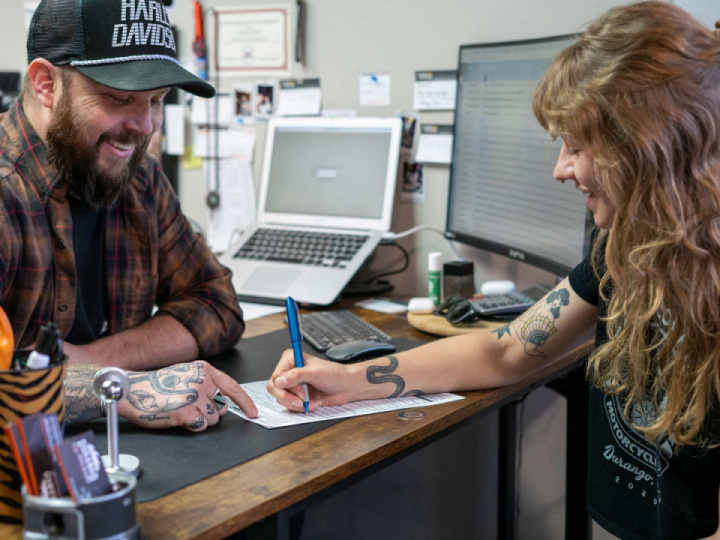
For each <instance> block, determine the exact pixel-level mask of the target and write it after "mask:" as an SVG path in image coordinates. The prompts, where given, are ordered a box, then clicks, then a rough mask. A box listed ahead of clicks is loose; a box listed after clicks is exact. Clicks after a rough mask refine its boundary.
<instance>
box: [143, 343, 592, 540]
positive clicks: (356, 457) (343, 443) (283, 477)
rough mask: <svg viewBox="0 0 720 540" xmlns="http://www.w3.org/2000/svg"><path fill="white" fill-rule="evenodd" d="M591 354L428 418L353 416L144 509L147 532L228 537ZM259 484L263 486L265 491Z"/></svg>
mask: <svg viewBox="0 0 720 540" xmlns="http://www.w3.org/2000/svg"><path fill="white" fill-rule="evenodd" d="M590 348H591V347H590V346H585V347H583V348H581V349H579V350H578V351H575V352H573V353H572V354H571V355H568V356H566V357H565V358H562V359H560V360H557V361H556V362H554V363H553V364H551V365H550V366H546V367H544V368H541V369H540V370H538V371H536V372H535V373H533V374H532V375H530V376H528V377H526V378H525V379H524V380H523V381H521V382H519V383H517V384H514V385H511V386H506V387H502V388H495V389H489V390H478V391H473V392H459V394H461V395H463V396H465V397H466V399H465V400H463V401H458V402H452V403H446V404H443V405H434V406H430V407H428V408H427V409H420V410H423V411H424V412H426V413H427V414H428V418H426V419H424V420H419V421H404V420H401V419H399V418H398V417H397V411H395V412H388V413H383V414H376V415H370V416H362V417H356V418H350V419H347V420H345V421H343V422H341V423H339V424H336V425H333V426H330V427H329V428H327V429H325V430H322V431H320V432H317V433H315V434H313V435H310V436H309V437H306V438H304V439H301V440H299V441H296V442H294V443H292V444H289V445H286V446H284V447H281V448H279V449H277V450H275V451H273V452H272V453H270V454H265V455H263V456H260V457H258V458H256V459H254V460H251V461H248V462H246V463H243V464H241V465H238V466H237V467H234V468H232V469H228V470H226V471H223V472H221V473H219V474H217V475H215V476H213V477H210V478H208V479H206V480H204V481H202V482H201V483H198V484H195V485H193V486H188V487H186V488H184V489H182V490H178V491H176V492H173V493H170V494H168V495H167V496H165V497H162V498H160V499H157V500H155V501H150V502H148V503H144V504H142V505H140V511H139V515H140V523H141V528H142V530H143V534H144V535H145V536H147V537H148V538H164V537H167V536H169V535H177V534H178V531H182V532H183V536H184V535H185V534H187V537H191V538H223V537H224V536H226V535H228V534H230V533H232V532H235V531H238V530H241V529H243V528H245V527H247V526H249V525H251V524H252V523H255V522H257V521H260V520H261V519H264V518H265V517H267V516H270V515H272V514H274V513H276V512H278V511H280V510H282V509H284V508H287V507H289V506H291V505H293V504H295V503H297V502H298V501H301V500H303V499H305V498H306V497H309V496H311V495H313V494H315V493H318V492H320V491H322V490H323V489H325V488H328V487H330V486H332V485H333V484H334V483H336V482H338V481H341V480H344V479H346V478H348V477H350V476H352V475H353V474H355V473H358V472H360V471H362V470H363V469H365V468H366V467H369V466H371V465H374V464H376V463H378V462H380V461H382V460H384V459H386V458H389V457H391V456H392V455H394V454H396V453H397V452H400V451H402V450H405V449H407V448H409V447H410V446H412V445H414V444H417V443H418V442H420V441H422V440H424V439H426V438H428V437H430V436H432V435H434V434H436V433H439V432H440V431H442V430H444V429H446V428H449V427H450V426H452V425H454V424H456V423H457V422H460V421H462V420H464V419H466V418H469V417H470V416H472V415H475V414H477V413H480V412H482V411H487V412H491V411H492V410H495V409H496V408H497V406H498V404H504V403H505V402H507V401H508V400H509V399H510V398H513V397H519V396H521V395H523V394H525V393H527V392H529V391H531V390H532V388H534V387H535V386H537V385H539V384H542V381H544V380H546V379H548V378H549V377H551V376H552V375H553V374H555V373H558V372H564V371H567V370H568V369H569V368H570V367H572V366H573V365H575V364H576V363H577V362H578V361H579V359H581V358H582V357H584V356H585V355H586V354H587V352H588V351H589V350H590ZM478 418H479V416H478ZM359 433H362V438H361V440H358V436H357V434H359ZM326 441H327V443H326ZM338 456H342V458H339V457H338ZM244 484H247V485H248V486H250V487H248V488H245V487H244ZM259 485H260V486H262V488H260V489H258V486H259ZM288 486H290V487H288ZM259 491H260V492H259ZM223 495H227V498H226V499H225V500H224V501H223V502H221V503H218V504H215V505H212V506H208V505H207V504H205V503H204V501H218V500H219V499H221V498H222V496H223ZM195 501H199V504H196V503H195ZM179 509H182V510H181V512H182V513H181V515H178V511H179Z"/></svg>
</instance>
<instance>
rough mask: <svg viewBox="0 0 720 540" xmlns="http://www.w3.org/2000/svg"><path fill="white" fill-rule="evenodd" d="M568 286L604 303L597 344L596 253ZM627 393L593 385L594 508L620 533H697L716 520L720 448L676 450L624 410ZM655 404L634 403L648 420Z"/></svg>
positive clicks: (666, 321)
mask: <svg viewBox="0 0 720 540" xmlns="http://www.w3.org/2000/svg"><path fill="white" fill-rule="evenodd" d="M569 279H570V286H571V287H572V288H573V290H574V291H575V293H577V294H578V296H580V298H582V299H583V300H585V301H586V302H588V303H590V304H593V305H596V306H598V324H597V333H596V340H595V344H596V346H598V345H600V344H601V343H604V342H605V341H607V330H606V326H605V323H604V322H603V321H602V320H600V319H601V318H602V317H603V316H604V315H605V314H606V309H607V306H606V305H605V303H604V302H603V301H602V298H600V295H599V286H600V284H599V282H598V279H597V278H596V277H595V275H594V272H593V270H592V267H591V263H590V258H589V256H588V258H586V259H585V260H584V261H583V262H582V263H580V264H579V265H578V266H577V267H576V268H575V269H574V270H573V271H572V272H571V273H570V276H569ZM670 324H672V318H671V316H670V314H668V313H664V314H658V316H657V317H656V320H655V321H654V323H653V324H652V327H653V328H652V330H653V331H655V332H663V331H664V329H666V328H667V327H668V325H670ZM623 407H624V402H623V400H622V397H621V396H617V395H615V396H613V395H610V394H606V393H605V392H603V391H602V390H600V389H598V388H593V389H591V390H590V418H589V422H590V425H589V430H590V432H589V440H588V453H589V455H588V512H589V514H590V515H591V517H592V518H593V519H594V520H595V521H597V522H598V523H599V524H600V525H601V526H603V527H604V528H605V529H607V530H608V531H610V532H611V533H612V534H614V535H616V536H618V537H620V538H622V539H673V540H675V539H678V540H680V539H685V538H687V539H691V538H692V539H696V538H703V537H706V536H709V535H711V534H713V533H714V532H715V530H716V529H717V526H718V488H719V487H720V451H718V449H713V450H709V451H707V452H701V451H699V450H697V449H687V448H686V447H683V448H681V449H679V450H678V449H676V448H675V445H674V443H673V441H672V439H670V438H665V439H664V440H657V441H652V442H650V441H648V440H647V439H645V438H644V437H643V435H642V434H641V433H639V432H638V431H637V430H635V429H633V427H632V425H631V423H630V422H629V421H628V420H626V419H625V417H624V415H623ZM651 409H652V407H651V405H650V404H645V405H637V406H635V407H633V408H632V410H631V416H632V419H633V420H634V421H635V423H636V424H637V425H643V422H647V418H648V417H651V418H652V416H653V410H651Z"/></svg>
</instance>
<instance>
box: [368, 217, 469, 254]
mask: <svg viewBox="0 0 720 540" xmlns="http://www.w3.org/2000/svg"><path fill="white" fill-rule="evenodd" d="M420 231H433V232H436V233H438V234H439V235H441V236H442V237H443V238H445V240H447V241H448V244H449V245H450V249H451V250H452V252H453V255H454V256H455V260H457V261H464V260H465V258H464V257H461V256H460V253H459V252H458V250H457V248H456V247H455V244H454V243H453V242H452V240H450V238H448V236H447V235H446V234H445V233H444V232H443V231H441V230H440V229H437V228H435V227H431V226H430V225H418V226H417V227H413V228H412V229H408V230H406V231H402V232H399V233H394V232H389V233H385V234H384V235H383V237H382V238H383V240H399V239H400V238H405V237H406V236H410V235H411V234H415V233H417V232H420ZM398 245H399V244H398Z"/></svg>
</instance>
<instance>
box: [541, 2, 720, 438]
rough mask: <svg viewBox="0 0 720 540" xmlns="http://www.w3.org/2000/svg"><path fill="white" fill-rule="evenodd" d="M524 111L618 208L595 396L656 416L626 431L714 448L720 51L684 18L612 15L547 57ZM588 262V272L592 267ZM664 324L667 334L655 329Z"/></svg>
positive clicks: (649, 10) (609, 248) (594, 367)
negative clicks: (581, 161) (576, 151)
mask: <svg viewBox="0 0 720 540" xmlns="http://www.w3.org/2000/svg"><path fill="white" fill-rule="evenodd" d="M533 110H534V112H535V116H536V117H537V119H538V121H539V122H540V124H541V125H542V126H543V127H544V128H545V129H547V130H548V131H549V132H550V133H551V134H552V135H553V136H560V137H569V138H570V139H571V140H573V141H580V142H579V144H580V146H581V148H583V149H587V150H588V151H590V152H591V153H592V155H593V156H594V163H595V165H594V174H595V179H596V181H597V182H598V184H599V186H600V189H601V190H602V191H603V193H604V195H605V196H606V197H608V199H609V201H610V203H611V204H612V205H613V206H614V207H615V209H616V214H615V217H614V219H613V222H612V226H611V227H610V229H609V230H606V231H602V232H601V236H602V239H601V240H602V241H599V242H596V248H595V249H596V251H597V250H600V249H604V250H605V261H606V264H605V265H604V266H603V267H602V268H598V265H597V264H596V265H595V271H596V273H597V274H598V275H599V276H600V279H601V294H603V297H604V298H605V299H606V300H608V311H607V317H606V321H607V328H608V337H609V340H608V341H607V343H605V344H604V345H602V346H601V347H599V348H598V349H597V350H596V351H595V352H594V353H593V354H592V356H591V358H590V362H589V365H588V373H589V374H590V375H592V378H593V381H594V384H595V385H596V386H598V387H602V388H604V389H605V390H606V391H610V392H612V393H623V394H624V395H626V397H627V398H628V401H627V405H626V407H625V416H626V418H627V417H629V414H628V413H629V410H630V408H631V407H633V406H634V405H643V410H648V405H650V404H651V405H652V406H653V407H650V409H652V408H654V409H655V411H656V414H655V415H653V416H652V417H651V418H649V419H648V423H647V424H645V425H643V426H637V425H636V426H635V427H636V428H638V429H640V430H641V431H643V432H645V436H646V437H647V438H649V439H651V440H652V439H655V438H657V437H662V436H663V435H669V436H670V437H672V439H673V440H674V441H675V444H676V445H677V446H683V445H699V446H702V447H708V446H715V445H716V444H717V443H718V442H720V441H719V440H718V436H719V435H718V433H717V430H715V429H711V428H710V427H709V425H708V424H710V423H713V424H714V421H711V417H714V414H711V411H713V410H715V409H716V408H717V407H718V403H719V401H720V400H719V397H720V39H718V37H716V36H715V35H714V34H713V32H712V31H710V30H709V29H707V28H706V27H704V26H703V25H701V24H700V23H699V22H698V21H696V20H695V19H693V18H692V17H691V16H690V15H688V14H687V13H686V12H685V11H683V10H682V9H680V8H678V7H675V6H673V5H670V4H667V3H665V2H659V1H650V2H641V3H636V4H632V5H628V6H623V7H618V8H615V9H612V10H610V11H609V12H608V13H606V14H605V15H603V16H602V17H601V18H600V19H598V20H596V21H595V22H594V23H592V24H591V25H590V26H589V27H588V29H587V31H586V32H584V33H583V34H582V35H581V36H580V37H579V40H578V41H577V42H576V43H575V44H573V45H572V46H570V47H569V48H567V49H565V50H564V51H563V52H562V53H560V55H559V56H558V57H557V58H556V59H555V61H554V62H553V64H552V65H551V67H550V68H549V70H548V71H547V73H545V75H544V77H543V79H542V81H541V82H540V85H539V86H538V88H537V90H536V92H535V96H534V99H533ZM597 255H598V253H597V252H596V253H595V256H594V257H593V260H598V257H597ZM659 318H663V319H664V321H665V323H666V325H663V324H658V321H659Z"/></svg>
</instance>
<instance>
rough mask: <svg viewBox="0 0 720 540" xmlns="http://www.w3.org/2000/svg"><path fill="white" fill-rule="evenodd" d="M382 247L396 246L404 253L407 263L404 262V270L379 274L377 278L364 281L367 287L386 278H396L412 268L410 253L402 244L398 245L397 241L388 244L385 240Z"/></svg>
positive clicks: (399, 269)
mask: <svg viewBox="0 0 720 540" xmlns="http://www.w3.org/2000/svg"><path fill="white" fill-rule="evenodd" d="M380 245H381V246H395V247H396V248H398V249H399V250H400V251H401V252H402V254H403V257H404V258H405V261H404V262H403V265H402V268H398V269H397V270H390V271H388V272H383V273H382V274H377V275H375V276H372V277H370V278H368V279H366V280H365V281H363V283H364V284H365V285H369V284H370V283H372V282H374V281H377V280H379V279H380V278H384V277H388V276H394V275H395V274H400V273H402V272H404V271H405V270H407V269H408V266H410V254H409V253H408V252H407V250H406V249H405V248H404V247H402V246H401V245H400V244H398V243H397V242H395V241H392V242H386V241H385V240H383V241H382V242H381V243H380Z"/></svg>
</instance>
